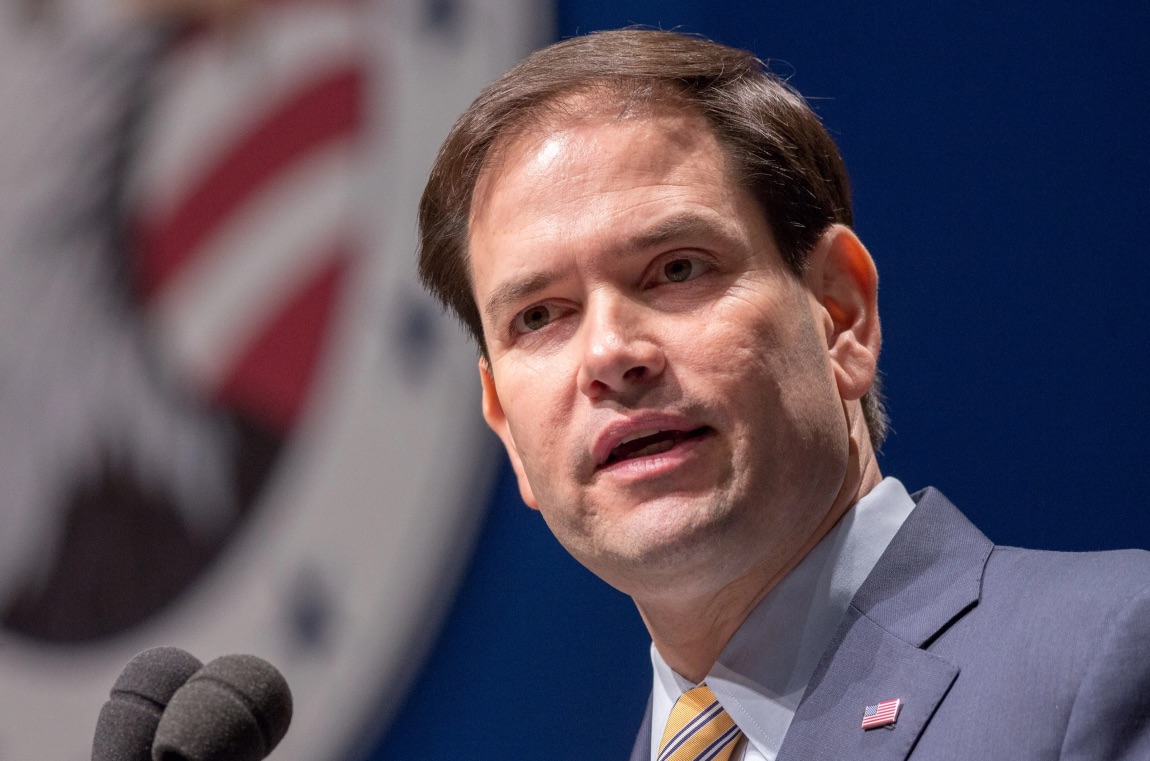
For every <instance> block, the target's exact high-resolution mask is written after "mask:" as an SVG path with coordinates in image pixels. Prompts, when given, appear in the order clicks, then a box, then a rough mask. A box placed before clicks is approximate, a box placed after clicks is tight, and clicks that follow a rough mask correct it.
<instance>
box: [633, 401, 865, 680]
mask: <svg viewBox="0 0 1150 761" xmlns="http://www.w3.org/2000/svg"><path fill="white" fill-rule="evenodd" d="M846 413H847V424H848V429H849V432H850V437H849V447H848V452H847V463H846V473H845V476H844V478H843V482H842V485H841V486H840V488H839V490H838V493H837V494H836V495H835V496H834V499H833V500H832V501H831V502H830V504H829V506H828V508H827V511H826V514H825V515H824V517H823V519H822V520H821V521H820V522H819V524H818V526H817V527H816V528H815V530H814V531H813V532H812V533H811V534H810V535H809V536H808V537H807V538H806V540H805V541H804V542H803V543H802V544H801V545H800V546H798V547H797V548H795V549H793V551H791V552H790V553H785V552H784V553H779V554H778V555H776V557H779V556H784V557H786V558H787V559H786V560H785V561H784V562H783V563H782V564H779V563H778V561H777V560H774V562H772V560H773V558H764V559H763V560H762V561H761V562H760V563H758V564H757V565H755V566H754V567H753V568H752V569H751V570H750V571H749V572H747V573H745V574H743V575H742V576H740V577H738V578H736V579H734V580H732V581H730V582H729V583H727V584H725V585H723V586H722V587H721V588H719V589H718V590H717V591H714V592H710V593H705V594H701V595H697V596H693V597H686V598H683V597H672V598H670V599H660V600H658V601H657V602H653V601H652V600H650V599H647V600H645V601H639V600H636V605H637V606H638V608H639V613H640V615H641V616H642V617H643V622H644V623H645V624H646V625H647V630H648V632H650V634H651V640H652V641H653V642H654V643H655V647H656V648H658V650H659V654H660V655H661V656H662V657H663V660H664V661H666V662H667V665H668V666H670V667H671V668H672V669H674V670H675V672H676V673H678V674H679V675H681V676H683V677H684V678H686V679H689V680H690V681H692V682H694V683H696V684H698V683H700V682H702V681H703V680H704V679H705V678H706V676H707V674H708V673H709V672H710V670H711V667H712V666H714V664H715V661H716V660H717V659H718V657H719V655H720V654H721V653H722V652H723V648H725V647H726V646H727V643H728V642H729V641H730V639H731V637H732V636H734V634H735V632H736V631H738V629H739V627H740V626H741V625H742V623H743V621H745V620H746V618H747V616H748V615H750V613H751V611H752V610H754V609H755V606H757V605H758V604H759V602H760V601H761V600H762V599H763V598H764V597H766V595H767V594H768V593H770V591H771V590H772V589H774V588H775V587H776V586H777V585H778V584H779V582H780V581H782V580H783V578H785V577H786V575H787V574H788V573H790V572H791V571H792V570H793V569H794V568H795V566H797V565H798V564H799V563H801V562H802V560H803V558H805V557H806V556H807V555H808V554H809V553H810V552H811V550H813V549H814V548H815V546H816V545H817V544H818V543H819V542H820V541H822V539H823V537H825V536H826V535H827V533H829V532H830V530H831V529H832V528H834V527H835V525H836V524H837V523H838V522H839V520H840V519H841V518H842V517H843V515H845V514H846V513H847V511H848V510H850V508H851V507H852V506H853V505H854V504H855V503H856V502H858V500H859V499H861V498H862V497H863V496H865V495H866V494H868V493H869V492H870V490H871V489H873V488H874V487H875V486H877V485H878V484H879V482H880V481H882V474H881V473H880V472H879V469H878V462H877V460H876V458H875V453H874V450H873V448H872V447H871V444H870V436H869V434H868V432H867V428H866V424H865V423H864V422H863V419H862V413H861V409H860V408H859V405H858V403H857V402H852V403H849V404H848V405H846Z"/></svg>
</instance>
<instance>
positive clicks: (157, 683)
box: [92, 647, 202, 761]
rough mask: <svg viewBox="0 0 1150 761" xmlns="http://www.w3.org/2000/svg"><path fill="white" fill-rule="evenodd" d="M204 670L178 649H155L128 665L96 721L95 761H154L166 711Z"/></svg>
mask: <svg viewBox="0 0 1150 761" xmlns="http://www.w3.org/2000/svg"><path fill="white" fill-rule="evenodd" d="M201 666H202V664H201V663H200V661H199V659H197V658H196V657H195V656H193V655H191V654H190V653H187V652H185V651H183V650H181V649H179V648H178V647H153V648H152V649H151V650H145V651H144V652H142V653H140V654H139V655H137V656H136V657H135V658H133V659H132V660H130V661H128V665H127V666H125V667H124V670H123V671H122V672H120V676H119V677H117V679H116V683H115V684H114V685H113V686H112V692H111V697H110V699H109V700H108V702H107V703H104V707H103V708H101V709H100V718H99V719H97V720H96V735H95V737H94V738H93V740H92V761H151V758H152V741H153V739H154V738H155V736H156V727H157V726H158V725H159V723H160V716H162V715H163V713H164V706H166V705H167V704H168V701H169V700H171V698H172V695H174V694H175V693H176V691H177V690H179V689H180V687H182V686H183V685H184V683H185V682H187V681H188V679H189V678H191V676H192V675H193V674H195V673H196V672H197V671H199V670H200V668H201Z"/></svg>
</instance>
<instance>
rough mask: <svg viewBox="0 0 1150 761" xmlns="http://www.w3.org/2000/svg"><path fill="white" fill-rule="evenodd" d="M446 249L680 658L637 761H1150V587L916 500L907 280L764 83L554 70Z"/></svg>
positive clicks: (581, 548)
mask: <svg viewBox="0 0 1150 761" xmlns="http://www.w3.org/2000/svg"><path fill="white" fill-rule="evenodd" d="M420 223H421V232H422V251H421V260H420V267H421V273H422V276H423V278H424V281H425V282H426V283H427V284H428V286H429V288H430V289H431V290H432V291H433V292H434V293H436V294H437V295H438V296H439V297H440V298H441V299H442V300H443V301H444V303H445V304H447V305H448V306H450V307H451V308H452V309H453V310H454V311H455V312H456V314H458V315H459V316H460V318H461V319H462V320H463V322H464V323H465V324H466V325H467V326H468V328H469V329H470V330H471V331H472V333H473V334H474V335H475V338H476V340H477V341H478V342H479V346H480V349H481V354H482V356H481V359H480V362H479V371H480V378H481V381H482V384H483V399H484V403H483V407H484V409H483V411H484V415H485V417H486V419H487V421H488V423H489V424H490V425H491V427H492V428H493V429H494V430H495V431H496V433H498V434H499V436H500V437H501V439H502V440H503V443H504V445H505V446H506V448H507V452H508V455H509V456H510V458H511V462H512V465H513V467H514V469H515V472H516V475H517V477H518V481H519V486H520V491H521V494H522V496H523V499H524V501H525V502H526V503H527V504H528V505H529V506H531V507H533V508H535V509H538V510H539V511H540V512H541V513H542V515H543V517H544V519H545V520H546V521H547V523H548V525H549V527H550V528H551V530H552V531H553V532H554V533H555V535H556V537H557V538H558V539H559V541H560V542H562V544H563V545H564V546H565V547H566V548H567V549H568V551H570V552H571V553H572V555H574V556H575V557H576V558H577V559H578V560H579V561H580V562H582V563H583V564H584V565H586V566H587V567H588V568H590V569H591V570H592V571H593V572H595V573H596V574H597V575H599V576H600V577H601V578H603V579H604V580H606V581H607V582H608V583H610V584H612V585H613V586H615V587H616V588H618V589H620V590H622V591H624V592H626V593H627V594H629V595H631V597H632V598H633V599H634V601H635V603H636V606H637V607H638V609H639V612H640V614H641V616H642V617H643V620H644V622H645V624H646V625H647V628H648V630H649V632H650V634H651V638H652V642H653V646H652V651H651V652H652V662H653V665H654V680H653V690H652V697H651V704H650V707H649V711H648V716H647V721H646V722H645V723H644V726H643V727H642V729H641V730H640V733H639V736H638V738H637V741H636V745H635V749H634V752H633V755H632V759H633V760H634V761H647V759H660V760H662V759H666V760H667V761H680V759H696V758H699V759H703V758H705V759H729V758H744V759H752V760H757V759H774V758H778V759H812V758H826V759H844V758H868V759H872V758H878V759H896V758H898V759H902V758H907V757H913V758H915V759H942V758H954V757H956V756H957V755H958V754H960V753H961V754H962V755H963V756H964V757H969V758H980V759H981V758H1012V759H1013V758H1075V759H1078V758H1099V759H1102V758H1107V759H1110V758H1144V757H1150V556H1147V555H1146V554H1145V553H1113V554H1104V555H1099V554H1096V555H1080V556H1066V555H1055V554H1052V553H1037V552H1027V551H1019V550H1012V549H1004V548H995V547H993V546H992V545H991V543H990V542H989V541H988V540H987V539H986V538H985V537H984V536H982V534H980V533H979V532H978V531H977V530H976V529H975V528H974V527H973V526H971V525H970V524H969V523H968V522H966V520H965V519H964V518H963V517H962V516H961V514H960V513H958V512H957V510H956V509H955V508H954V507H953V506H952V505H950V503H949V502H947V501H946V499H945V498H944V497H943V496H942V495H940V494H939V493H938V492H936V491H933V490H926V491H925V492H923V493H920V494H918V495H915V497H914V498H912V497H910V496H909V495H908V494H907V493H906V491H905V489H904V488H903V487H902V485H901V484H900V483H899V482H898V481H895V480H894V479H886V480H883V478H882V476H881V474H880V473H879V469H878V465H877V462H876V460H875V455H874V452H875V450H876V449H877V447H878V446H879V445H881V443H882V438H883V435H884V433H885V429H886V418H885V413H884V412H883V409H882V404H881V400H880V398H879V395H878V393H877V390H876V389H875V388H874V386H875V381H876V365H877V358H878V353H879V346H880V330H879V322H878V313H877V297H876V293H877V274H876V270H875V266H874V263H873V261H872V259H871V257H870V255H869V253H868V252H867V250H866V248H865V247H864V246H863V244H862V243H861V242H860V241H859V239H858V238H857V237H856V236H855V235H854V233H853V232H852V231H851V229H850V224H851V212H850V198H849V190H848V184H847V179H846V172H845V169H844V167H843V165H842V161H841V158H840V157H839V154H838V152H837V150H836V148H835V146H834V144H833V142H832V141H831V140H830V138H829V137H828V136H827V134H826V132H825V130H824V129H823V128H822V126H821V124H820V123H819V122H818V119H817V118H816V117H815V116H814V115H813V114H812V113H811V111H810V110H809V109H808V108H807V107H806V105H805V104H804V102H803V101H802V99H801V98H800V97H799V96H798V95H797V94H796V93H794V92H793V91H791V90H789V89H788V88H787V87H786V85H784V84H783V83H782V82H780V81H779V80H777V79H776V78H774V77H772V76H770V75H768V74H765V73H764V72H763V70H762V67H761V64H760V63H759V62H758V61H757V60H756V59H754V57H753V56H751V55H750V54H748V53H746V52H744V51H738V50H732V49H729V48H725V47H722V46H719V45H715V44H713V43H710V42H707V41H704V40H700V39H696V38H692V37H686V36H681V35H677V34H672V33H666V32H655V31H638V30H629V31H622V32H611V33H602V34H596V35H590V36H587V37H582V38H576V39H572V40H568V41H565V42H563V43H560V44H558V45H555V46H552V47H551V48H548V49H546V50H543V51H540V52H538V53H536V54H535V55H533V56H532V57H530V58H529V59H527V60H526V61H524V62H523V63H521V64H520V65H519V66H517V67H516V68H515V69H513V70H512V71H510V72H509V73H508V74H507V75H505V76H504V77H503V78H502V79H501V80H499V81H498V82H496V83H494V84H493V85H491V86H490V87H489V88H488V89H487V90H485V91H484V93H483V94H481V95H480V97H479V98H478V99H477V100H476V102H475V103H474V104H472V106H471V107H470V108H469V109H468V111H467V112H466V113H464V115H463V116H462V117H461V118H460V120H459V122H458V123H457V124H456V126H455V128H454V129H453V131H452V133H451V134H450V135H449V137H448V139H447V141H446V142H445V144H444V146H443V148H442V150H441V152H440V155H439V158H438V159H437V162H436V165H435V167H434V169H433V171H432V174H431V178H430V180H429V182H428V186H427V189H426V191H425V194H424V198H423V202H422V205H421V212H420Z"/></svg>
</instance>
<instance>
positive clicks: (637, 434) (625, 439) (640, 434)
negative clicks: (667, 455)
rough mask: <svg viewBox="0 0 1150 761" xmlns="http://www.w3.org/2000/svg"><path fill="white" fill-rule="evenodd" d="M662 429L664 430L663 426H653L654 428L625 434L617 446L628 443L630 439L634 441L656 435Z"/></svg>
mask: <svg viewBox="0 0 1150 761" xmlns="http://www.w3.org/2000/svg"><path fill="white" fill-rule="evenodd" d="M661 430H662V429H661V428H652V429H650V430H647V431H636V432H635V433H632V434H629V435H627V436H624V437H623V440H622V441H620V442H619V444H617V445H616V446H621V445H623V444H626V443H627V442H629V441H634V440H635V439H642V438H645V437H647V436H654V435H655V434H656V433H658V432H659V431H661Z"/></svg>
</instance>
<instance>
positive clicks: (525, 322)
mask: <svg viewBox="0 0 1150 761" xmlns="http://www.w3.org/2000/svg"><path fill="white" fill-rule="evenodd" d="M551 311H552V310H551V308H550V307H548V306H547V305H546V304H535V305H534V306H530V307H527V308H526V309H524V310H523V311H522V312H520V313H519V316H517V317H516V318H515V323H514V325H513V326H512V327H513V328H514V329H515V332H516V333H531V332H534V331H536V330H539V329H541V328H545V327H547V325H548V323H550V322H551V320H552V319H553V317H552V314H551Z"/></svg>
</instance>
